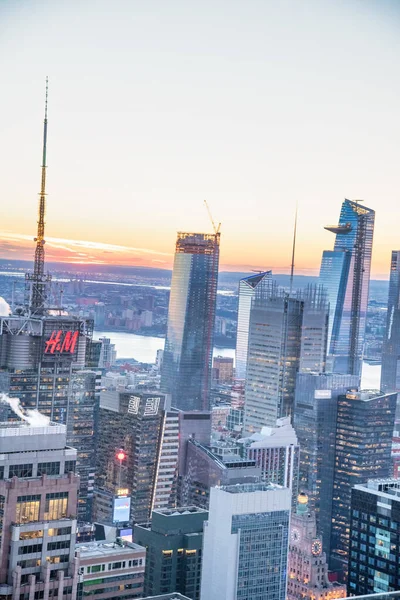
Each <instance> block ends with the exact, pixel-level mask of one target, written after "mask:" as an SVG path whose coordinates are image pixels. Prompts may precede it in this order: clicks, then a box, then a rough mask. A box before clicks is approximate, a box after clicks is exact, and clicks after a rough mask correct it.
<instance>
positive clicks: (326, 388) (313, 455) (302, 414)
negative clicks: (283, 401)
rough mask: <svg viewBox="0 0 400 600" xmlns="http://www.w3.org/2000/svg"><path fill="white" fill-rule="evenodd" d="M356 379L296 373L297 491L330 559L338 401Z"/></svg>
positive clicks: (350, 376) (355, 384)
mask: <svg viewBox="0 0 400 600" xmlns="http://www.w3.org/2000/svg"><path fill="white" fill-rule="evenodd" d="M358 381H359V378H358V376H357V375H342V374H336V373H319V374H314V373H298V375H297V380H296V392H295V404H294V415H293V425H294V428H295V431H296V435H297V438H298V440H299V444H300V469H299V471H300V475H299V491H301V492H304V493H305V494H307V497H308V504H309V506H310V510H311V511H315V514H316V519H317V528H318V531H319V532H320V533H321V535H322V540H323V546H324V549H325V552H326V553H327V556H329V555H330V544H331V528H332V498H333V479H334V471H335V449H336V420H337V404H338V397H339V396H340V395H343V394H346V393H347V391H349V390H351V389H358Z"/></svg>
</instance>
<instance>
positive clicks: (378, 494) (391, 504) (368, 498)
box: [347, 479, 400, 596]
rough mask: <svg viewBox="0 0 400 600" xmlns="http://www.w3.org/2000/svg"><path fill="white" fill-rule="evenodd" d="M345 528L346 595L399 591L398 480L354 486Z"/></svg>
mask: <svg viewBox="0 0 400 600" xmlns="http://www.w3.org/2000/svg"><path fill="white" fill-rule="evenodd" d="M349 524H350V549H349V577H348V582H347V590H348V592H349V594H351V595H357V596H358V595H359V594H375V593H379V592H393V591H395V590H399V589H400V572H399V564H400V544H399V532H400V482H399V480H398V479H371V480H369V481H368V482H365V483H364V484H360V485H356V486H354V488H353V489H352V493H351V518H350V520H349Z"/></svg>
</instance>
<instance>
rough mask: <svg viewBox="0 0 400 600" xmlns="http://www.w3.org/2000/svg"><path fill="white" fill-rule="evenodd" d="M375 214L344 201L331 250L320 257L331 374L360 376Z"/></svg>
mask: <svg viewBox="0 0 400 600" xmlns="http://www.w3.org/2000/svg"><path fill="white" fill-rule="evenodd" d="M374 221H375V212H374V211H373V210H372V209H370V208H366V207H365V206H361V205H360V204H358V202H356V201H353V200H345V201H344V202H343V204H342V209H341V212H340V218H339V224H338V225H337V226H329V227H325V229H327V230H328V231H331V232H332V233H334V234H336V239H335V246H334V249H333V250H325V251H324V253H323V255H322V263H321V270H320V283H321V284H322V285H324V286H325V287H326V288H327V290H328V295H329V303H330V315H331V317H330V322H329V333H328V355H330V357H331V363H332V365H331V366H332V371H333V372H336V373H349V374H350V375H360V373H361V363H362V355H363V347H364V337H365V322H366V316H367V304H368V290H369V277H370V270H371V254H372V238H373V233H374Z"/></svg>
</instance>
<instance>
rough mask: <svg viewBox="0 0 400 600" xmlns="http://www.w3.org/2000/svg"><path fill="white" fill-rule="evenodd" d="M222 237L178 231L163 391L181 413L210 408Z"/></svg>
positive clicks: (164, 362) (162, 383) (162, 381)
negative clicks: (169, 395)
mask: <svg viewBox="0 0 400 600" xmlns="http://www.w3.org/2000/svg"><path fill="white" fill-rule="evenodd" d="M219 243H220V234H219V233H217V234H215V235H212V234H210V235H209V234H205V233H178V239H177V242H176V249H175V261H174V270H173V273H172V284H171V296H170V302H169V312H168V330H167V339H166V342H165V350H164V361H163V370H162V376H161V389H162V391H163V392H165V393H167V394H171V400H172V406H174V407H176V408H179V409H181V410H207V409H208V408H209V390H210V383H211V368H212V350H213V338H214V321H215V306H216V299H217V284H218V263H219Z"/></svg>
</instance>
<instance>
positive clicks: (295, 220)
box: [289, 202, 297, 294]
mask: <svg viewBox="0 0 400 600" xmlns="http://www.w3.org/2000/svg"><path fill="white" fill-rule="evenodd" d="M296 233H297V202H296V212H295V216H294V230H293V247H292V263H291V265H290V292H289V293H290V294H291V293H292V291H293V275H294V256H295V252H296Z"/></svg>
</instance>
